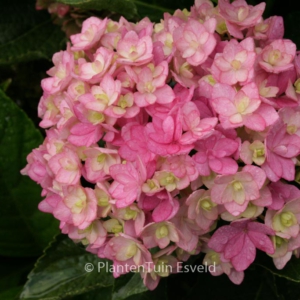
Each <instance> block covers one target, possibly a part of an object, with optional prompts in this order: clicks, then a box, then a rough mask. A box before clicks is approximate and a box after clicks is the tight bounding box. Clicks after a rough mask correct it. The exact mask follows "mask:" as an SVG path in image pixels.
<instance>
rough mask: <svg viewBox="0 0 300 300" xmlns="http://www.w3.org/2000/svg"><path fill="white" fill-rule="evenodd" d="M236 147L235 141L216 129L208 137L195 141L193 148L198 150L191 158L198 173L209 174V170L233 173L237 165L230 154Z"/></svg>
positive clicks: (237, 145)
mask: <svg viewBox="0 0 300 300" xmlns="http://www.w3.org/2000/svg"><path fill="white" fill-rule="evenodd" d="M238 147H239V143H238V142H237V141H235V140H232V139H228V138H226V137H225V136H224V135H222V133H221V132H220V131H217V130H216V131H214V133H213V134H212V135H211V136H209V137H208V138H206V139H203V140H200V141H197V142H196V143H195V149H196V150H197V151H198V152H197V153H196V154H195V155H194V156H193V159H194V161H195V163H196V167H197V169H198V171H199V174H200V175H202V176H209V175H210V173H211V171H213V172H216V173H218V174H226V175H228V174H235V173H236V172H237V169H238V165H237V163H236V161H235V160H234V159H233V158H231V156H232V155H233V154H234V153H235V152H236V150H237V149H238Z"/></svg>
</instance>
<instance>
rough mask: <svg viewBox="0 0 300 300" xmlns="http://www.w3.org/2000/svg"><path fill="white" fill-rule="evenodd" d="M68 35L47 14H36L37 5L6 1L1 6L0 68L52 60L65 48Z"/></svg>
mask: <svg viewBox="0 0 300 300" xmlns="http://www.w3.org/2000/svg"><path fill="white" fill-rule="evenodd" d="M64 41H65V34H64V33H63V32H62V31H61V29H60V28H59V26H56V25H54V24H52V20H51V17H50V15H49V13H48V12H47V11H36V10H35V1H34V0H27V1H19V0H10V1H5V4H2V5H1V18H0V65H8V64H12V63H18V62H22V61H29V60H34V59H39V58H46V59H50V58H51V57H52V55H53V54H54V53H55V52H57V51H58V50H60V49H61V48H64V47H65V45H64Z"/></svg>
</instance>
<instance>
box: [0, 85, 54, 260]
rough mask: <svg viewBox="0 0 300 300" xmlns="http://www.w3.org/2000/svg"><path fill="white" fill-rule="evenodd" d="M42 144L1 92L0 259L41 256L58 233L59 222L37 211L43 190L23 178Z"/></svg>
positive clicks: (26, 118)
mask: <svg viewBox="0 0 300 300" xmlns="http://www.w3.org/2000/svg"><path fill="white" fill-rule="evenodd" d="M41 142H42V136H41V134H40V132H39V131H38V130H37V129H35V127H34V125H33V124H32V122H31V120H30V119H28V117H27V116H26V114H25V113H24V112H23V111H22V110H21V109H20V108H19V107H18V106H17V105H16V104H15V103H14V102H12V101H11V100H10V99H9V98H8V97H7V96H6V95H5V94H4V93H3V92H2V91H1V90H0V189H1V193H0V205H1V210H0V255H6V256H37V255H40V253H41V252H42V249H43V248H44V247H45V245H47V244H48V243H49V240H50V239H51V237H53V235H54V234H55V233H56V232H57V226H58V224H57V222H56V220H54V218H53V217H52V216H50V215H45V214H44V213H41V212H39V211H38V209H37V206H38V203H39V202H40V201H41V196H40V192H41V190H40V188H39V187H38V186H37V185H36V184H35V183H34V182H32V181H31V180H30V179H29V178H28V177H27V176H22V175H21V174H20V170H21V169H22V168H23V167H24V166H25V165H26V156H27V154H28V153H29V152H30V151H31V150H32V149H33V148H35V147H37V146H38V145H39V144H41Z"/></svg>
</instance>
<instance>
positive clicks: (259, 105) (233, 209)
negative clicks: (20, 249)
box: [21, 0, 300, 299]
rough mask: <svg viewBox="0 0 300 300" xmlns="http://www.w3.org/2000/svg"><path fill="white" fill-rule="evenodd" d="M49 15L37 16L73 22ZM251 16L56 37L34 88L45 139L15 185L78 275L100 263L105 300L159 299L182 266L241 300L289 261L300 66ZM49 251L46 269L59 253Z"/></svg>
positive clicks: (295, 211) (199, 11)
mask: <svg viewBox="0 0 300 300" xmlns="http://www.w3.org/2000/svg"><path fill="white" fill-rule="evenodd" d="M63 2H64V4H58V3H54V4H53V3H52V4H51V5H50V9H49V11H50V13H55V14H56V15H57V16H58V18H61V19H63V18H65V17H66V16H67V14H70V10H71V12H72V13H71V14H70V15H71V16H72V17H73V19H74V18H75V19H76V16H78V15H80V18H79V19H81V18H82V12H81V11H80V10H79V9H78V8H76V5H75V9H74V8H70V6H69V4H71V5H72V4H73V3H68V1H63ZM75 2H76V1H75ZM75 2H74V4H76V3H75ZM43 5H45V1H39V2H38V8H40V9H41V8H44V7H43ZM48 6H49V5H48ZM72 9H73V10H74V11H73V10H72ZM264 10H265V3H259V4H256V5H250V4H248V3H247V2H246V1H244V0H235V1H233V2H230V1H228V0H219V1H218V3H217V4H215V3H213V2H211V1H210V0H195V3H194V4H193V5H192V6H191V7H190V9H189V10H187V9H184V10H179V9H178V10H176V11H175V12H174V13H169V12H165V13H164V14H163V17H162V19H161V20H160V22H157V23H154V22H153V21H152V20H150V19H149V18H148V17H145V18H143V19H140V20H139V21H137V22H132V21H129V20H127V19H126V18H125V17H123V16H121V17H118V18H117V19H116V18H113V19H111V18H110V17H103V18H99V17H97V16H89V17H87V18H85V19H84V21H83V22H79V21H78V22H77V26H80V27H81V29H80V31H79V32H78V33H72V30H74V28H73V27H72V28H73V29H72V28H71V27H68V24H69V23H68V22H69V21H65V22H64V29H65V31H67V34H68V35H69V36H70V41H69V42H68V43H67V46H66V49H65V50H61V51H59V52H56V53H55V54H54V55H53V57H52V62H53V66H52V67H51V68H50V69H49V70H48V72H47V74H48V77H46V78H44V79H43V80H42V81H41V87H42V91H43V94H42V97H41V99H40V101H39V104H38V116H39V118H40V119H41V121H40V123H39V125H40V127H41V128H43V129H45V132H46V134H45V138H44V141H43V143H42V144H41V145H40V146H39V147H38V148H35V149H34V150H32V152H31V153H30V154H29V155H28V156H27V165H26V166H25V168H23V169H22V171H21V173H22V174H23V175H28V176H29V177H30V178H31V179H32V180H33V181H35V182H36V183H38V184H39V185H40V186H41V188H42V192H41V195H42V197H43V200H42V201H41V202H40V203H39V205H38V208H39V210H40V211H42V212H44V213H50V214H52V215H53V217H52V216H51V218H55V219H57V220H58V221H59V228H60V230H61V232H62V233H63V234H64V235H68V237H69V238H70V239H72V240H73V241H74V242H75V243H77V244H81V245H83V246H84V248H81V247H78V246H75V245H74V247H75V248H76V249H77V250H75V252H74V253H75V255H76V257H78V261H81V263H82V264H81V267H82V268H81V271H83V272H84V269H83V268H84V263H86V262H87V263H89V262H90V261H93V264H94V265H95V267H96V264H97V263H96V262H98V264H99V262H103V264H104V263H106V262H107V260H106V259H108V261H109V262H110V268H111V269H110V271H111V272H112V274H113V277H114V278H118V279H117V280H119V281H116V282H119V283H118V284H117V286H118V287H119V288H120V287H121V288H120V289H119V290H118V289H115V294H114V297H115V298H116V299H125V298H124V295H126V293H128V296H131V295H134V294H139V293H142V292H145V290H146V288H147V289H149V290H154V292H155V291H156V289H157V290H159V289H160V287H161V284H163V283H164V280H161V278H163V277H168V276H169V275H171V274H172V273H182V266H183V265H184V264H191V261H192V260H193V259H198V260H199V258H200V259H201V263H202V264H204V265H205V266H206V267H210V266H211V267H213V268H208V271H209V272H210V273H211V275H213V276H219V275H221V274H225V275H227V276H228V278H229V279H230V281H231V282H233V283H234V284H236V285H240V284H241V285H243V283H242V282H243V280H244V279H245V280H247V273H246V276H245V271H246V270H247V269H248V268H249V267H252V266H253V265H252V264H253V263H255V261H256V260H255V259H256V256H257V254H259V255H261V254H262V252H264V253H265V254H267V256H269V257H270V258H269V260H270V261H271V260H272V261H273V262H272V263H273V264H274V266H272V265H271V264H270V263H269V264H267V266H265V268H267V269H271V270H272V272H273V273H274V274H277V273H280V271H279V270H282V269H284V268H285V267H286V268H287V269H289V263H288V262H289V261H290V260H291V259H292V257H293V256H294V258H293V261H297V259H298V258H299V255H300V252H299V251H300V233H299V228H300V227H299V224H300V190H299V186H298V183H297V182H298V181H299V174H298V166H299V165H300V162H299V155H300V102H299V101H300V98H299V95H300V55H298V52H297V49H296V48H297V47H296V44H295V43H294V42H293V41H292V40H290V39H287V38H285V37H284V22H283V18H282V17H281V16H271V17H268V18H263V13H264ZM118 13H120V14H122V12H118ZM68 16H69V15H68ZM72 24H73V23H72ZM70 28H71V29H72V30H71V29H70ZM75 31H76V30H75ZM51 218H50V219H51ZM60 239H61V240H62V242H61V245H62V246H61V248H60V246H59V245H58V244H57V243H58V241H60ZM58 241H56V242H54V244H53V247H52V248H51V247H50V248H49V249H48V250H47V251H48V252H49V253H50V257H51V255H52V256H53V257H55V255H56V254H55V253H60V251H61V249H62V248H63V249H64V250H66V253H71V252H72V250H70V249H69V248H68V247H72V245H73V244H70V241H69V240H65V239H63V238H61V237H60V238H59V239H58ZM70 245H71V246H70ZM75 248H74V249H75ZM47 251H46V254H45V255H46V256H45V258H44V259H45V260H46V259H47ZM84 258H85V259H86V260H84ZM48 259H49V258H48ZM40 263H41V264H43V258H42V259H41V260H40ZM73 263H74V262H73ZM290 263H291V262H290ZM62 264H65V265H66V266H69V267H71V265H72V260H70V261H69V260H68V258H66V259H65V260H63V259H62ZM257 264H260V260H258V261H257ZM299 265H300V264H299V263H298V267H299ZM36 269H37V271H38V272H37V274H39V272H42V271H41V270H43V268H41V266H40V265H39V264H38V265H37V268H36ZM132 270H134V271H135V273H136V274H135V275H134V276H132V277H128V276H130V275H129V274H127V273H130V271H132ZM85 271H86V270H85ZM98 271H99V270H98ZM78 272H79V271H78ZM87 272H89V270H87ZM100 273H101V272H98V274H95V273H93V272H92V273H90V274H89V275H90V276H89V277H85V278H86V279H85V280H86V281H87V282H88V281H89V282H90V281H91V282H93V283H95V284H96V282H100V281H105V279H104V277H103V276H104V275H103V273H102V274H100ZM86 274H87V273H85V276H86ZM125 274H127V275H125ZM298 274H300V272H299V273H298ZM32 276H33V277H34V273H33V275H32ZM101 276H102V277H101ZM176 276H180V274H176V275H172V276H171V277H172V278H175V277H176ZM207 276H208V275H207ZM113 277H109V279H106V280H108V281H109V282H108V283H107V284H103V285H102V286H100V287H101V289H100V290H99V291H98V293H100V294H101V293H105V291H104V287H108V286H111V285H114V286H115V284H113V283H112V282H114V279H113ZM128 278H129V279H128ZM30 280H32V277H31V279H29V282H28V285H27V288H26V289H25V290H24V292H23V296H24V295H25V296H24V297H23V298H24V299H31V298H30V297H28V298H26V295H30V284H31V283H30ZM141 280H142V281H143V284H140V281H141ZM209 280H210V281H211V282H213V281H214V280H217V278H213V277H210V279H209ZM297 280H300V275H298V278H297ZM297 280H295V281H297ZM160 281H161V283H160ZM57 284H59V282H57ZM76 284H80V283H79V282H76ZM99 284H100V285H101V283H99ZM199 284H201V283H199ZM227 284H228V285H231V283H229V281H228V283H227ZM86 285H87V284H86ZM133 286H134V287H135V289H137V290H134V291H133V290H132V289H131V288H132V287H133ZM144 286H145V287H146V288H145V287H144ZM137 287H138V288H137ZM138 289H140V290H138ZM113 290H114V288H113ZM80 293H81V292H80V289H79V288H78V292H77V294H80ZM75 294H76V293H75ZM61 295H65V296H68V292H66V291H65V293H64V292H62V294H61ZM122 295H123V296H122ZM150 295H151V294H150ZM31 296H32V295H31ZM118 297H120V298H118ZM121 297H123V298H121Z"/></svg>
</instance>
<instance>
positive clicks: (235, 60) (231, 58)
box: [211, 38, 256, 85]
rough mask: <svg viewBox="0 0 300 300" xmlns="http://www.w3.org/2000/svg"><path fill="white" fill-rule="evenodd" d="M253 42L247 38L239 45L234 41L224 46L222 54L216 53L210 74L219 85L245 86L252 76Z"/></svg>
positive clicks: (254, 57) (254, 55) (253, 60)
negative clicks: (237, 84) (239, 84)
mask: <svg viewBox="0 0 300 300" xmlns="http://www.w3.org/2000/svg"><path fill="white" fill-rule="evenodd" d="M255 59H256V54H255V52H254V41H253V39H252V38H247V39H245V40H243V41H242V42H241V43H238V42H237V41H236V40H235V39H232V40H230V42H229V43H227V44H226V46H225V48H224V50H223V53H217V54H216V56H215V58H214V62H213V64H212V66H211V73H212V75H213V76H214V78H216V79H217V81H218V82H220V83H226V84H228V85H233V84H236V83H237V82H240V83H241V84H245V82H249V81H251V80H252V78H253V76H254V68H253V67H254V62H255Z"/></svg>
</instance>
